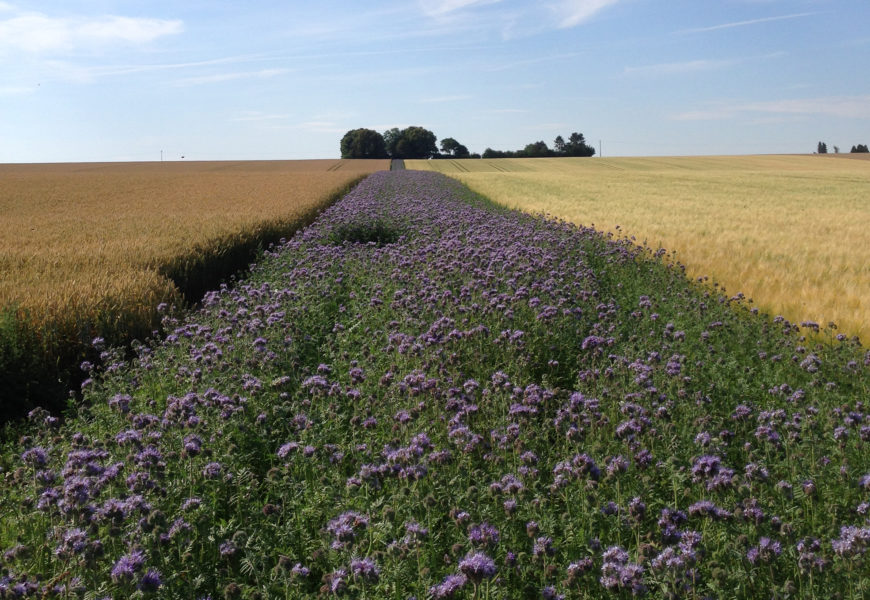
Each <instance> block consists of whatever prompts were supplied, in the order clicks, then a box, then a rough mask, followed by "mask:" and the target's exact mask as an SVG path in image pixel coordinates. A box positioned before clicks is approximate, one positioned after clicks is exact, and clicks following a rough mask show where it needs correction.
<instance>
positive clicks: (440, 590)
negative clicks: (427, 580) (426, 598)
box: [429, 573, 468, 600]
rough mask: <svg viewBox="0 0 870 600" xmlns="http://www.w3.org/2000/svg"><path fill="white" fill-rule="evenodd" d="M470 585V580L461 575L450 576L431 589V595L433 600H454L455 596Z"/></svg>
mask: <svg viewBox="0 0 870 600" xmlns="http://www.w3.org/2000/svg"><path fill="white" fill-rule="evenodd" d="M466 583H468V578H467V577H466V576H465V575H463V574H461V573H459V574H456V575H448V576H447V577H445V578H444V579H443V580H442V581H441V583H439V584H438V585H435V586H432V587H431V588H429V594H430V595H431V596H432V598H433V600H442V599H444V598H452V597H453V595H454V594H455V593H456V592H458V591H459V590H460V589H462V588H463V586H465V584H466Z"/></svg>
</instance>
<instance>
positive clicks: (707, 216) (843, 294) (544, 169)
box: [407, 155, 870, 342]
mask: <svg viewBox="0 0 870 600" xmlns="http://www.w3.org/2000/svg"><path fill="white" fill-rule="evenodd" d="M407 166H408V168H410V169H429V170H436V171H440V172H442V173H445V174H447V175H450V176H452V177H455V178H457V179H459V180H460V181H462V182H464V183H465V184H467V185H469V186H470V187H471V188H472V189H474V190H475V191H477V192H479V193H482V194H484V195H485V196H487V197H489V198H491V199H493V200H495V201H497V202H499V203H501V204H504V205H507V206H510V207H514V208H520V209H522V210H524V211H527V212H532V213H547V214H551V215H553V216H556V217H560V218H564V219H566V220H568V221H571V222H574V223H577V224H582V225H586V226H591V225H594V226H595V227H596V228H598V229H600V230H604V231H610V232H613V233H614V234H615V235H619V236H632V237H634V238H635V239H636V241H637V243H640V244H647V245H648V246H650V247H651V248H652V249H658V248H665V249H667V250H668V251H670V252H672V253H674V255H675V259H676V260H678V261H679V262H680V263H682V264H683V265H685V266H686V269H687V273H688V274H689V276H691V277H693V278H696V277H703V278H707V280H708V282H710V283H716V284H718V285H721V286H724V287H725V288H726V290H727V291H728V292H729V293H737V292H742V293H744V294H745V295H746V296H747V297H749V298H751V299H752V300H753V302H754V304H755V306H757V307H758V308H760V309H761V310H763V311H765V312H769V313H771V314H774V315H778V314H781V315H783V316H785V317H786V318H787V319H790V320H792V321H795V322H800V321H804V320H811V321H815V322H818V323H820V324H821V325H822V326H823V327H824V326H825V325H826V324H828V323H829V322H831V321H833V322H834V323H836V324H837V325H838V327H839V329H838V332H841V333H846V334H847V335H850V336H851V335H859V336H860V337H861V338H862V339H863V340H864V341H865V342H866V341H867V340H870V160H867V159H866V158H859V157H855V156H854V155H839V156H837V155H827V156H809V155H805V156H801V155H795V156H776V155H773V156H729V157H715V156H711V157H661V158H658V157H655V158H653V157H650V158H595V159H584V158H552V159H546V158H543V159H494V160H486V159H482V160H462V161H458V160H432V161H407Z"/></svg>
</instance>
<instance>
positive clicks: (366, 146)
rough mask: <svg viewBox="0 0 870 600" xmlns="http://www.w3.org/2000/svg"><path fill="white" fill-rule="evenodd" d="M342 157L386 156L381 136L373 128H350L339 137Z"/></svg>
mask: <svg viewBox="0 0 870 600" xmlns="http://www.w3.org/2000/svg"><path fill="white" fill-rule="evenodd" d="M341 157H342V158H387V150H386V146H385V145H384V138H383V136H382V135H381V134H380V133H378V132H377V131H375V130H373V129H364V128H361V129H351V130H350V131H348V132H347V133H345V134H344V137H343V138H341Z"/></svg>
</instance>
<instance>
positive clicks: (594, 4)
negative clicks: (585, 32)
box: [550, 0, 619, 29]
mask: <svg viewBox="0 0 870 600" xmlns="http://www.w3.org/2000/svg"><path fill="white" fill-rule="evenodd" d="M617 2H619V0H561V1H560V2H553V3H551V4H550V8H551V10H553V11H554V12H555V13H556V16H557V23H558V27H559V28H560V29H567V28H570V27H576V26H577V25H580V24H582V23H585V22H586V21H588V20H589V19H591V18H592V17H594V16H595V15H597V14H598V13H599V12H601V11H602V10H604V9H605V8H607V7H608V6H612V5H614V4H616V3H617Z"/></svg>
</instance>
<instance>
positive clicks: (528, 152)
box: [483, 132, 595, 158]
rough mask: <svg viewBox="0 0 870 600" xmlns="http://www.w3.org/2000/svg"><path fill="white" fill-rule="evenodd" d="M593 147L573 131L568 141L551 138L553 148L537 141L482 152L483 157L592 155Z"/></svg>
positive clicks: (581, 135)
mask: <svg viewBox="0 0 870 600" xmlns="http://www.w3.org/2000/svg"><path fill="white" fill-rule="evenodd" d="M594 155H595V148H593V147H592V146H590V145H588V144H587V143H586V139H585V138H584V137H583V134H582V133H577V132H574V133H572V134H571V135H570V136H569V137H568V141H567V142H566V141H565V139H564V138H563V137H562V136H561V135H560V136H556V139H555V140H553V148H552V149H550V148H549V147H547V144H546V142H543V141H538V142H534V143H531V144H527V145H526V147H525V148H523V149H522V150H516V151H514V150H507V151H505V150H493V149H492V148H487V149H486V150H484V152H483V158H541V157H545V156H551V157H554V156H594Z"/></svg>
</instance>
